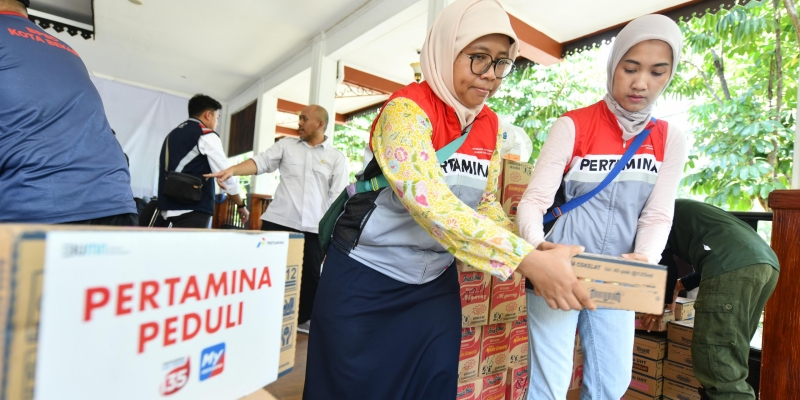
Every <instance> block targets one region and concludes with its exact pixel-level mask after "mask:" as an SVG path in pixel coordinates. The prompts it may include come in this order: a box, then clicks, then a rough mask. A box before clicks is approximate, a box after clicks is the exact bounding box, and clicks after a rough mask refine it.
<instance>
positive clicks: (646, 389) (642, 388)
mask: <svg viewBox="0 0 800 400" xmlns="http://www.w3.org/2000/svg"><path fill="white" fill-rule="evenodd" d="M666 356H667V338H666V337H665V336H664V334H663V333H645V332H640V333H637V334H636V337H634V339H633V373H632V376H631V385H630V387H629V388H628V391H627V392H626V393H625V396H624V397H623V399H624V400H645V399H647V400H654V399H660V398H661V393H662V392H663V388H664V359H665V358H666Z"/></svg>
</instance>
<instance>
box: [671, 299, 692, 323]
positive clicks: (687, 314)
mask: <svg viewBox="0 0 800 400" xmlns="http://www.w3.org/2000/svg"><path fill="white" fill-rule="evenodd" d="M693 318H694V300H692V299H687V298H685V297H678V298H677V299H675V321H685V320H687V319H693Z"/></svg>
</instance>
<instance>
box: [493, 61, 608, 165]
mask: <svg viewBox="0 0 800 400" xmlns="http://www.w3.org/2000/svg"><path fill="white" fill-rule="evenodd" d="M600 55H601V54H600V52H599V51H598V49H594V50H590V51H584V52H582V53H579V54H576V55H574V56H571V57H569V59H568V60H565V61H564V62H561V63H558V64H555V65H551V66H547V67H545V66H543V65H538V64H535V65H529V66H526V67H522V68H521V69H519V70H517V71H515V72H514V73H512V74H511V75H509V76H508V77H507V78H505V79H504V80H503V85H502V86H500V89H499V90H498V91H497V93H495V95H494V96H493V97H492V98H491V99H489V101H488V104H489V107H491V109H492V110H494V111H495V112H496V113H497V114H500V115H510V116H512V117H513V118H514V121H513V124H514V125H517V126H520V127H522V128H523V129H525V132H526V133H528V136H530V138H531V141H532V142H533V155H532V156H531V160H535V159H537V158H538V157H539V151H540V150H541V148H542V145H543V144H544V140H545V139H546V138H547V132H548V131H549V130H550V126H552V125H553V123H554V122H555V120H556V119H558V117H560V116H561V115H562V114H564V113H565V112H567V111H569V110H573V109H576V108H580V107H585V106H588V105H590V104H593V103H595V102H597V101H599V100H600V99H601V98H602V97H603V95H604V94H605V85H606V69H605V62H604V61H605V60H603V59H601V57H600Z"/></svg>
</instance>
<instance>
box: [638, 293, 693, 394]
mask: <svg viewBox="0 0 800 400" xmlns="http://www.w3.org/2000/svg"><path fill="white" fill-rule="evenodd" d="M675 303H676V306H675V313H674V314H673V313H671V312H669V311H665V312H664V315H663V316H662V317H661V318H660V319H659V320H657V321H656V323H654V324H653V325H652V326H651V327H650V328H651V331H652V333H647V332H646V330H647V328H648V327H647V326H644V324H643V322H642V321H643V318H644V315H643V314H639V313H637V315H636V329H637V333H636V337H635V339H634V346H633V374H632V379H631V385H630V387H629V389H628V392H627V393H626V394H625V396H624V397H623V399H625V400H641V399H648V400H649V399H661V398H664V399H671V400H687V399H691V400H695V399H697V400H699V399H700V396H699V395H698V394H697V387H698V386H699V383H698V382H697V379H696V378H695V377H694V373H693V372H692V349H691V346H692V329H693V326H694V320H693V318H694V300H691V299H686V298H682V297H679V298H677V299H676V300H675Z"/></svg>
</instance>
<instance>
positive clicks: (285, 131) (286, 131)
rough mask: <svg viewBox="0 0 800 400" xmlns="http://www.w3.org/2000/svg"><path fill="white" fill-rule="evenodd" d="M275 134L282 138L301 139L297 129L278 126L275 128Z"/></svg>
mask: <svg viewBox="0 0 800 400" xmlns="http://www.w3.org/2000/svg"><path fill="white" fill-rule="evenodd" d="M275 134H276V135H282V136H292V137H300V134H299V133H297V129H292V128H286V127H283V126H278V125H276V126H275Z"/></svg>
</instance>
